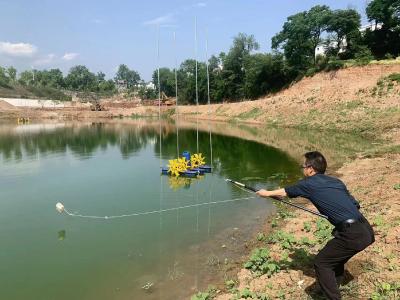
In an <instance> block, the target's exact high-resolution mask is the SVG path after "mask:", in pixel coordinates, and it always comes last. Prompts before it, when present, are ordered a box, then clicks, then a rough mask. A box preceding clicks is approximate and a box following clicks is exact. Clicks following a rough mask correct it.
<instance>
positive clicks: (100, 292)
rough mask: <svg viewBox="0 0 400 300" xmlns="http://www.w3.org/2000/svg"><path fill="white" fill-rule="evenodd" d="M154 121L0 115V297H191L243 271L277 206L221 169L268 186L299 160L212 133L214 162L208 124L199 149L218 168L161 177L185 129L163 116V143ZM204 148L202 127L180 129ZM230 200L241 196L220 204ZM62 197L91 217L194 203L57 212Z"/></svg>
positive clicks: (293, 170)
mask: <svg viewBox="0 0 400 300" xmlns="http://www.w3.org/2000/svg"><path fill="white" fill-rule="evenodd" d="M158 128H159V127H158V125H156V126H154V124H153V125H152V126H146V124H141V125H134V124H128V125H127V124H122V123H121V124H119V123H118V122H116V123H111V124H102V123H80V124H31V125H19V126H16V125H0V240H1V247H0V268H1V272H0V299H15V300H17V299H24V300H26V299H40V300H45V299H49V300H50V299H97V300H98V299H188V298H189V296H190V295H191V294H193V293H194V292H195V291H197V290H198V289H202V290H204V289H205V288H206V287H207V285H208V284H209V283H210V282H211V283H212V282H213V280H215V279H216V278H218V280H220V279H221V278H223V275H224V274H228V273H229V270H231V271H232V270H233V271H232V272H234V270H236V269H237V266H236V269H235V264H237V262H238V261H240V257H242V256H243V254H244V253H245V251H246V248H245V245H246V243H247V242H248V241H250V240H251V239H253V238H254V234H255V233H256V232H257V231H258V230H260V229H261V228H262V226H263V223H264V221H265V219H266V217H267V216H268V215H270V214H271V213H273V212H274V207H275V206H274V204H273V203H272V202H271V201H268V200H264V199H259V198H252V199H242V198H248V197H251V196H252V195H251V194H249V193H247V192H245V191H243V190H240V189H238V188H236V187H234V186H232V185H230V184H228V183H226V182H225V178H233V179H237V180H242V181H244V182H246V183H248V184H251V185H254V186H259V187H266V188H272V187H276V186H278V185H281V184H282V183H288V182H292V181H294V180H296V179H298V178H299V177H300V170H299V167H298V166H299V163H298V161H297V160H295V159H294V158H293V157H291V156H290V155H289V154H287V153H285V152H284V151H281V150H279V149H277V148H273V147H269V146H266V145H263V144H259V143H256V142H253V141H247V140H242V139H240V138H237V137H228V136H224V135H217V134H213V135H212V161H211V162H210V157H211V151H210V135H209V133H208V132H202V131H200V132H199V147H200V152H201V153H203V155H204V156H205V157H206V160H207V163H208V164H212V165H213V167H214V170H213V173H212V174H206V175H205V176H203V177H201V178H198V179H183V178H181V179H174V178H170V177H168V176H160V164H161V165H167V164H168V159H173V158H176V156H177V139H176V133H175V127H173V126H172V127H171V126H164V125H163V126H161V129H162V138H161V153H160V138H159V129H158ZM196 147H197V146H196V131H195V130H193V129H183V128H182V129H181V130H180V131H179V149H180V152H182V151H183V150H188V151H190V152H191V153H195V152H196ZM276 173H284V174H286V175H287V178H286V179H285V180H284V181H282V178H281V177H280V176H274V174H276ZM230 199H237V201H232V202H224V201H226V200H230ZM240 199H242V200H240ZM57 202H62V203H63V204H64V205H65V207H66V208H67V209H68V210H69V211H70V212H72V213H77V214H83V215H95V216H116V215H124V214H132V213H140V212H149V211H162V210H168V209H173V208H179V207H181V206H190V205H193V206H192V207H189V208H182V209H173V210H170V211H164V212H157V213H153V214H148V215H141V216H132V217H125V218H119V219H88V218H78V217H71V216H67V215H66V214H59V213H58V212H57V211H56V210H55V204H56V203H57ZM209 202H222V203H219V204H218V203H213V204H208V203H209ZM198 204H201V205H198ZM196 205H197V206H196Z"/></svg>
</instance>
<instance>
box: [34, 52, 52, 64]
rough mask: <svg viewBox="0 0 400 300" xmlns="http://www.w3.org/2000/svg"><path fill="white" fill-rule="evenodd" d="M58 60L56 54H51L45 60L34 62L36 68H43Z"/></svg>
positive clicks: (40, 59)
mask: <svg viewBox="0 0 400 300" xmlns="http://www.w3.org/2000/svg"><path fill="white" fill-rule="evenodd" d="M55 58H56V56H55V54H53V53H51V54H48V55H46V56H45V57H43V58H39V59H37V60H35V61H34V62H33V65H34V66H43V65H48V64H50V63H52V62H53V61H54V59H55Z"/></svg>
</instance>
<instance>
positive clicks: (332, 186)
mask: <svg viewBox="0 0 400 300" xmlns="http://www.w3.org/2000/svg"><path fill="white" fill-rule="evenodd" d="M285 191H286V194H287V195H288V196H289V198H294V197H304V198H307V199H309V200H310V201H311V202H312V203H313V204H314V205H315V207H316V208H317V209H318V211H319V212H320V213H321V214H324V215H325V216H327V217H328V220H329V222H331V223H332V224H333V225H337V224H339V223H341V222H343V221H345V220H347V219H358V218H360V217H361V213H360V212H359V210H358V207H359V204H358V202H357V201H356V200H355V199H354V197H353V196H352V195H350V193H349V191H348V190H347V188H346V186H345V185H344V183H343V182H342V181H341V180H339V179H337V178H335V177H331V176H327V175H324V174H315V175H313V176H310V177H306V178H304V179H302V180H300V181H299V182H298V183H296V184H295V185H292V186H288V187H286V188H285Z"/></svg>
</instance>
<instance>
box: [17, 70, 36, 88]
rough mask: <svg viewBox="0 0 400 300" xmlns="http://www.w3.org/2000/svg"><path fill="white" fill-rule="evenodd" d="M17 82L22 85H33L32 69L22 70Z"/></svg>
mask: <svg viewBox="0 0 400 300" xmlns="http://www.w3.org/2000/svg"><path fill="white" fill-rule="evenodd" d="M18 82H19V83H21V84H22V85H33V71H23V72H22V73H21V74H20V75H19V80H18Z"/></svg>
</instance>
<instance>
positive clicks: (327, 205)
mask: <svg viewBox="0 0 400 300" xmlns="http://www.w3.org/2000/svg"><path fill="white" fill-rule="evenodd" d="M304 157H305V161H304V164H303V165H302V169H303V174H304V176H305V178H304V179H302V180H300V181H299V182H298V183H296V184H294V185H292V186H288V187H286V188H284V189H278V190H274V191H266V190H260V191H258V192H257V194H258V195H259V196H262V197H274V196H275V197H276V196H278V197H286V196H288V197H290V198H294V197H304V198H307V199H309V200H310V201H311V202H312V203H313V204H314V205H315V207H316V208H317V209H318V211H319V212H320V213H321V214H324V215H326V216H327V217H328V220H329V222H331V223H332V224H333V225H334V226H335V229H334V231H333V235H334V238H333V239H332V240H330V241H329V242H328V243H327V244H326V246H325V247H324V248H323V249H322V250H321V251H320V252H319V253H318V255H317V256H316V258H315V261H314V268H315V272H316V275H317V278H318V282H319V284H320V286H321V289H322V291H323V292H324V293H325V295H326V296H327V297H328V299H334V300H336V299H341V296H340V292H339V287H338V286H339V284H340V281H341V279H343V274H344V264H345V263H346V262H347V261H348V260H349V259H350V258H351V257H353V256H354V255H355V254H357V253H358V252H360V251H362V250H364V249H365V248H366V247H368V246H369V245H371V244H372V243H373V242H374V241H375V239H374V232H373V230H372V228H371V225H370V224H369V223H368V221H367V220H366V219H365V218H364V216H363V215H362V214H361V213H360V211H359V210H358V209H359V204H358V202H357V201H356V200H355V199H354V198H353V196H351V195H350V193H349V191H348V190H347V188H346V186H345V185H344V183H343V182H342V181H340V180H339V179H337V178H334V177H331V176H327V175H325V174H324V173H325V170H326V166H327V163H326V159H325V157H324V156H323V155H322V154H321V153H320V152H318V151H313V152H307V153H306V154H304Z"/></svg>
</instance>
